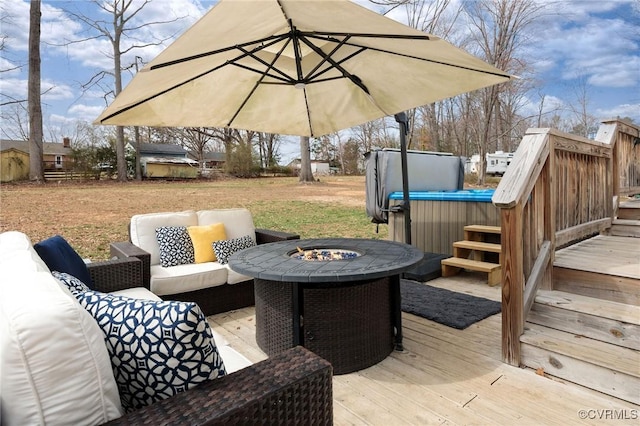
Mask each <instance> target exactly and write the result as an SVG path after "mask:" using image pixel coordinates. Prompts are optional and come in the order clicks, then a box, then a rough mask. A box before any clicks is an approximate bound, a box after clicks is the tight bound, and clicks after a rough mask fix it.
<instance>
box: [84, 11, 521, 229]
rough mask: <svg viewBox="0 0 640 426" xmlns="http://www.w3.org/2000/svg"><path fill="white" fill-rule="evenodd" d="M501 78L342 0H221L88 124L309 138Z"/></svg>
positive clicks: (443, 45)
mask: <svg viewBox="0 0 640 426" xmlns="http://www.w3.org/2000/svg"><path fill="white" fill-rule="evenodd" d="M509 78H510V76H509V75H508V74H506V73H505V72H503V71H501V70H499V69H497V68H495V67H493V66H491V65H489V64H487V63H485V62H484V61H482V60H480V59H478V58H476V57H474V56H472V55H470V54H468V53H466V52H464V51H463V50H461V49H458V48H456V47H455V46H453V45H451V44H450V43H448V42H446V41H444V40H441V39H439V38H438V37H435V36H433V35H429V34H426V33H423V32H420V31H417V30H415V29H412V28H410V27H408V26H406V25H403V24H401V23H399V22H396V21H394V20H392V19H389V18H386V17H384V16H382V15H380V14H377V13H375V12H373V11H370V10H368V9H366V8H364V7H361V6H359V5H357V4H355V3H352V2H350V1H348V0H249V1H247V0H221V1H220V2H219V3H218V4H216V5H215V6H214V7H213V8H212V9H211V10H210V11H209V12H208V13H207V14H206V15H204V16H203V17H202V18H201V19H200V20H199V21H198V22H196V23H195V24H194V25H193V26H192V27H191V28H189V29H188V30H187V31H186V32H185V33H184V34H183V35H182V36H180V37H179V38H178V39H177V40H176V41H175V42H174V43H173V44H171V45H170V46H169V47H168V48H167V49H165V50H164V51H163V52H162V53H160V54H159V55H158V56H157V57H156V58H155V59H154V60H153V61H151V62H150V63H149V64H147V65H146V66H145V67H144V68H143V69H142V70H141V71H140V72H138V73H137V74H136V76H135V77H134V78H133V79H132V81H131V82H130V83H129V85H128V86H127V87H126V88H125V89H124V90H123V91H122V92H121V93H120V94H119V95H118V96H117V97H116V99H115V100H114V101H113V103H112V104H111V105H110V106H109V107H108V108H107V109H106V110H105V111H104V112H103V113H102V114H101V115H100V116H99V117H98V118H97V120H96V123H97V124H113V125H123V126H127V125H132V126H133V125H143V126H171V127H233V128H237V129H246V130H254V131H261V132H268V133H276V134H285V135H299V136H309V137H317V136H322V135H325V134H328V133H332V132H335V131H338V130H341V129H345V128H349V127H352V126H355V125H358V124H362V123H365V122H367V121H371V120H374V119H377V118H380V117H384V116H388V115H394V114H397V113H402V112H403V111H405V110H407V109H410V108H414V107H418V106H421V105H426V104H429V103H432V102H435V101H438V100H441V99H445V98H448V97H452V96H455V95H458V94H461V93H465V92H469V91H472V90H475V89H479V88H482V87H487V86H490V85H493V84H497V83H501V82H505V81H507V80H509ZM399 117H400V119H401V118H402V114H401V115H400V116H399ZM403 127H406V122H405V123H404V125H403V124H402V122H401V128H403ZM400 133H401V142H402V144H401V145H403V147H402V148H403V150H402V151H403V153H404V154H403V155H404V156H405V157H406V143H405V141H404V134H405V132H404V131H401V132H400ZM404 163H405V164H406V161H405V162H404ZM407 191H408V190H406V189H405V192H407ZM405 203H406V205H407V206H406V207H407V208H408V192H407V200H405ZM406 225H409V224H408V223H407V224H406ZM409 229H410V228H409ZM409 238H410V235H409Z"/></svg>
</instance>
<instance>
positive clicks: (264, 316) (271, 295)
mask: <svg viewBox="0 0 640 426" xmlns="http://www.w3.org/2000/svg"><path fill="white" fill-rule="evenodd" d="M396 280H397V277H396V278H394V277H391V278H382V279H378V280H372V281H356V282H346V283H335V282H333V283H314V284H308V283H292V282H279V281H269V280H261V279H256V280H255V286H254V288H255V294H256V340H257V342H258V346H260V348H261V349H262V350H263V351H264V352H265V353H266V354H267V355H269V356H271V355H275V354H277V353H280V352H282V351H284V350H286V349H288V348H291V347H294V346H296V345H303V346H304V347H306V348H307V349H309V350H311V351H313V352H315V353H316V354H318V355H320V356H321V357H322V358H324V359H326V360H327V361H329V362H331V364H332V365H333V373H334V374H346V373H351V372H353V371H357V370H361V369H363V368H367V367H370V366H372V365H374V364H376V363H378V362H380V361H382V360H383V359H385V358H386V357H387V356H388V355H389V354H390V353H391V352H392V351H393V347H394V336H395V333H394V331H395V330H394V328H395V327H394V322H395V318H394V306H395V305H396V304H395V303H394V301H393V297H394V292H393V291H392V289H391V287H392V285H391V283H392V282H394V281H396ZM296 311H298V314H296ZM297 318H299V319H300V320H299V321H296V319H297Z"/></svg>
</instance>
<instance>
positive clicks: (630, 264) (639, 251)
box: [554, 235, 640, 279]
mask: <svg viewBox="0 0 640 426" xmlns="http://www.w3.org/2000/svg"><path fill="white" fill-rule="evenodd" d="M554 266H557V267H562V268H567V269H575V270H582V271H589V272H597V273H601V274H609V275H616V276H620V277H626V278H633V279H640V240H638V239H637V238H627V237H617V236H608V235H598V236H596V237H593V238H590V239H588V240H585V241H581V242H579V243H577V244H574V245H572V246H569V247H567V248H564V249H561V250H558V251H557V252H556V255H555V261H554Z"/></svg>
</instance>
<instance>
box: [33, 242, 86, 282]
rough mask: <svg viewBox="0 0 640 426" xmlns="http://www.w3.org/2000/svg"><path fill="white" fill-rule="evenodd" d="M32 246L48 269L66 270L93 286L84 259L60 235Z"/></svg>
mask: <svg viewBox="0 0 640 426" xmlns="http://www.w3.org/2000/svg"><path fill="white" fill-rule="evenodd" d="M33 248H34V249H35V250H36V252H37V253H38V256H40V258H41V259H42V260H43V261H44V263H45V264H46V265H47V267H48V268H49V270H51V271H59V272H66V273H67V274H69V275H73V276H74V277H76V278H78V279H79V280H80V281H82V282H83V283H85V284H86V285H88V286H89V288H93V281H92V280H91V275H89V270H88V269H87V265H86V264H85V263H84V260H82V258H81V257H80V255H79V254H78V253H76V251H75V250H74V249H73V247H71V246H70V245H69V243H68V242H67V240H65V239H64V238H62V237H61V236H60V235H56V236H55V237H51V238H48V239H46V240H44V241H40V242H39V243H37V244H36V245H34V246H33Z"/></svg>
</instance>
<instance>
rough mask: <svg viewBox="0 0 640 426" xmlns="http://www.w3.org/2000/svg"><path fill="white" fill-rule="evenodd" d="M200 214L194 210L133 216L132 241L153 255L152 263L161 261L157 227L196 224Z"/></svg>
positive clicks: (130, 229)
mask: <svg viewBox="0 0 640 426" xmlns="http://www.w3.org/2000/svg"><path fill="white" fill-rule="evenodd" d="M197 224H198V216H197V215H196V212H195V211H193V210H188V211H184V212H175V213H148V214H138V215H135V216H133V217H132V218H131V226H130V228H129V231H130V233H131V242H132V243H133V244H134V245H136V246H138V247H140V248H141V249H142V250H145V251H146V252H148V253H149V254H150V255H151V264H152V265H158V264H159V263H160V246H159V245H158V240H157V239H156V228H160V227H163V226H195V225H197Z"/></svg>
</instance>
